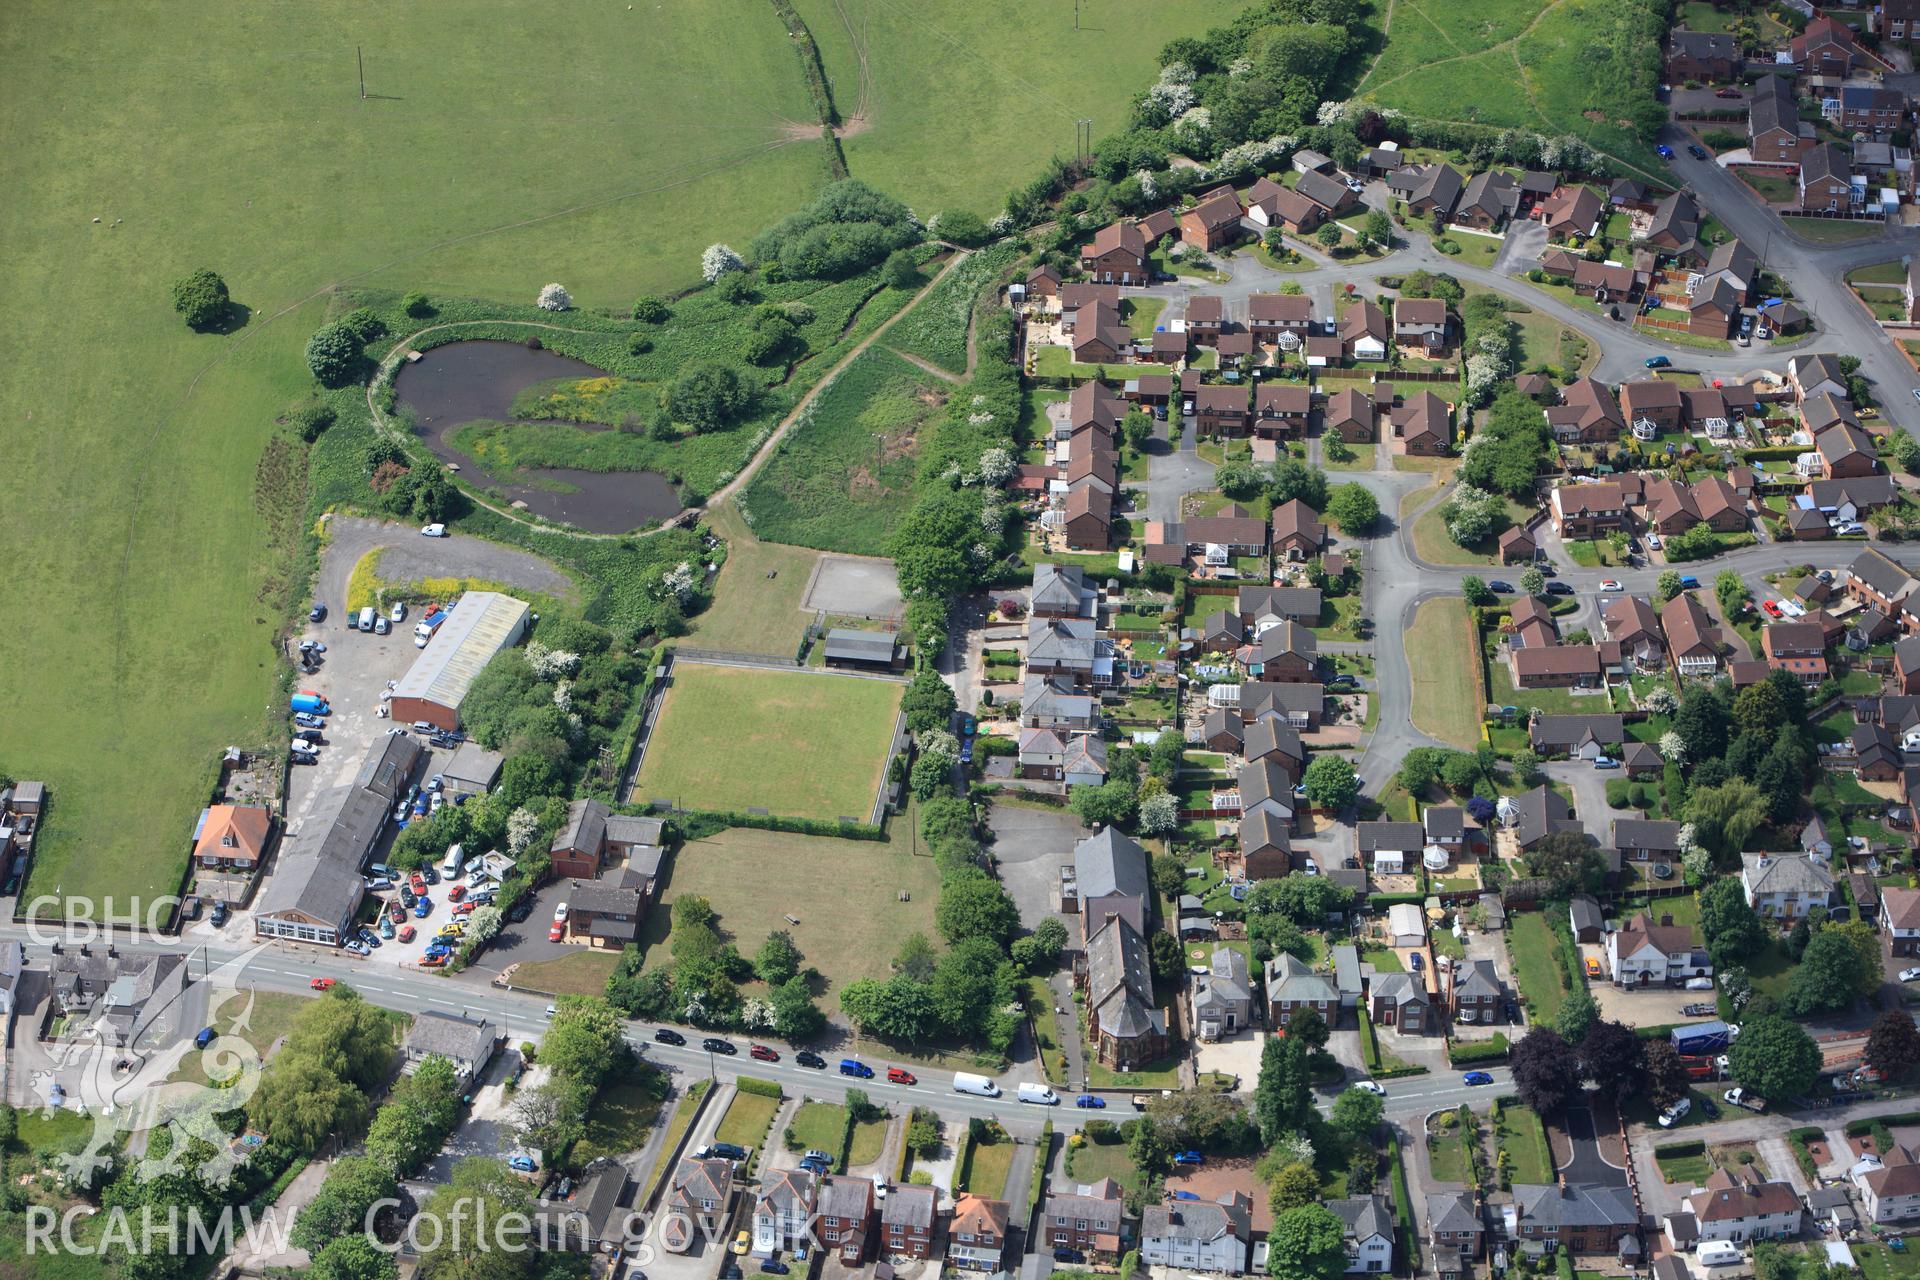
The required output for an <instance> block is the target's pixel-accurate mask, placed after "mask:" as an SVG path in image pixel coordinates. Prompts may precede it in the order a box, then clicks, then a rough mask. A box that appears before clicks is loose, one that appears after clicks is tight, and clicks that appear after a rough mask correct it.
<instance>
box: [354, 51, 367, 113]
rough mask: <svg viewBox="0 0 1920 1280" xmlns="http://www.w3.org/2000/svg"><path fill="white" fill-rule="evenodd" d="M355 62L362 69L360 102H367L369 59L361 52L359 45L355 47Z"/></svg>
mask: <svg viewBox="0 0 1920 1280" xmlns="http://www.w3.org/2000/svg"><path fill="white" fill-rule="evenodd" d="M353 61H354V64H355V65H356V66H358V67H359V68H360V101H362V102H365V101H366V100H367V59H366V56H365V55H364V54H363V53H361V52H360V46H359V45H355V46H353Z"/></svg>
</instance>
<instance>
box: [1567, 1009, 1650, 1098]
mask: <svg viewBox="0 0 1920 1280" xmlns="http://www.w3.org/2000/svg"><path fill="white" fill-rule="evenodd" d="M1645 1045H1646V1042H1645V1041H1643V1040H1642V1039H1641V1038H1640V1037H1639V1036H1638V1035H1637V1034H1635V1032H1634V1030H1633V1028H1632V1027H1629V1026H1627V1025H1626V1024H1625V1023H1620V1022H1610V1021H1606V1020H1602V1021H1599V1022H1596V1023H1594V1024H1593V1025H1592V1026H1591V1027H1588V1028H1587V1034H1586V1038H1585V1039H1583V1040H1582V1041H1581V1042H1580V1048H1579V1058H1580V1074H1581V1075H1583V1076H1585V1077H1586V1078H1587V1080H1588V1082H1589V1083H1591V1084H1593V1085H1594V1086H1595V1087H1597V1088H1598V1089H1599V1090H1600V1092H1601V1093H1603V1094H1610V1095H1611V1096H1612V1097H1613V1099H1614V1101H1615V1102H1616V1103H1618V1102H1624V1101H1626V1100H1627V1099H1628V1098H1631V1097H1633V1096H1634V1095H1636V1094H1638V1093H1640V1092H1642V1091H1643V1090H1645V1089H1646V1087H1647V1059H1646V1049H1645Z"/></svg>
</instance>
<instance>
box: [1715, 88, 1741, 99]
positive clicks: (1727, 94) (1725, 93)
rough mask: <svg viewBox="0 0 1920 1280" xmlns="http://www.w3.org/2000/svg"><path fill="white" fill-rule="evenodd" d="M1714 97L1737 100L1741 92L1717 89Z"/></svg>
mask: <svg viewBox="0 0 1920 1280" xmlns="http://www.w3.org/2000/svg"><path fill="white" fill-rule="evenodd" d="M1713 96H1714V97H1716V98H1737V97H1739V96H1740V91H1739V90H1738V89H1715V90H1714V91H1713Z"/></svg>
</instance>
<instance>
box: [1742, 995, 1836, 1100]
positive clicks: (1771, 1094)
mask: <svg viewBox="0 0 1920 1280" xmlns="http://www.w3.org/2000/svg"><path fill="white" fill-rule="evenodd" d="M1727 1066H1728V1067H1729V1069H1730V1070H1731V1071H1732V1073H1733V1078H1734V1079H1735V1080H1736V1081H1738V1082H1739V1084H1740V1087H1741V1088H1743V1089H1750V1090H1752V1091H1753V1092H1754V1093H1757V1094H1759V1095H1760V1096H1761V1097H1763V1098H1773V1099H1776V1100H1778V1101H1782V1102H1784V1101H1786V1100H1787V1099H1789V1098H1798V1097H1801V1096H1803V1095H1804V1094H1806V1093H1807V1092H1808V1091H1809V1090H1811V1089H1812V1088H1813V1082H1814V1081H1815V1080H1816V1079H1818V1078H1819V1075H1820V1046H1819V1045H1817V1044H1815V1043H1814V1042H1813V1037H1812V1036H1810V1035H1808V1034H1807V1033H1806V1032H1805V1031H1804V1030H1802V1029H1801V1028H1800V1026H1799V1025H1798V1024H1796V1023H1792V1022H1789V1021H1787V1020H1786V1019H1785V1018H1782V1017H1780V1016H1778V1015H1776V1014H1761V1015H1759V1016H1758V1017H1753V1018H1748V1019H1747V1020H1746V1021H1745V1022H1743V1023H1741V1024H1740V1036H1739V1038H1738V1039H1736V1040H1735V1041H1734V1042H1733V1047H1732V1048H1730V1049H1728V1050H1727Z"/></svg>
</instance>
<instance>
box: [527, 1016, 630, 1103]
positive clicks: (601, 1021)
mask: <svg viewBox="0 0 1920 1280" xmlns="http://www.w3.org/2000/svg"><path fill="white" fill-rule="evenodd" d="M631 1057H632V1050H631V1048H629V1047H628V1045H627V1037H626V1030H625V1026H624V1024H623V1021H622V1019H621V1017H620V1015H619V1013H618V1012H617V1011H616V1010H615V1009H614V1008H613V1006H612V1005H610V1004H608V1003H607V1002H606V1001H605V1000H602V999H600V998H599V997H598V996H562V997H560V999H559V1000H558V1001H556V1002H555V1004H554V1012H553V1020H552V1021H551V1022H550V1023H548V1024H547V1034H546V1036H545V1037H544V1038H543V1039H542V1040H541V1041H540V1061H541V1063H542V1064H544V1065H545V1066H546V1068H547V1069H548V1070H549V1071H551V1072H552V1073H553V1074H554V1075H556V1076H560V1077H562V1078H564V1079H568V1080H574V1081H578V1082H579V1083H580V1084H582V1085H584V1086H586V1087H587V1088H588V1089H590V1090H591V1089H597V1088H598V1087H599V1086H600V1082H601V1081H602V1080H604V1079H606V1076H607V1073H608V1072H609V1071H612V1070H614V1069H615V1068H617V1067H619V1066H621V1065H623V1064H624V1063H626V1062H627V1061H629V1060H630V1059H631Z"/></svg>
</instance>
